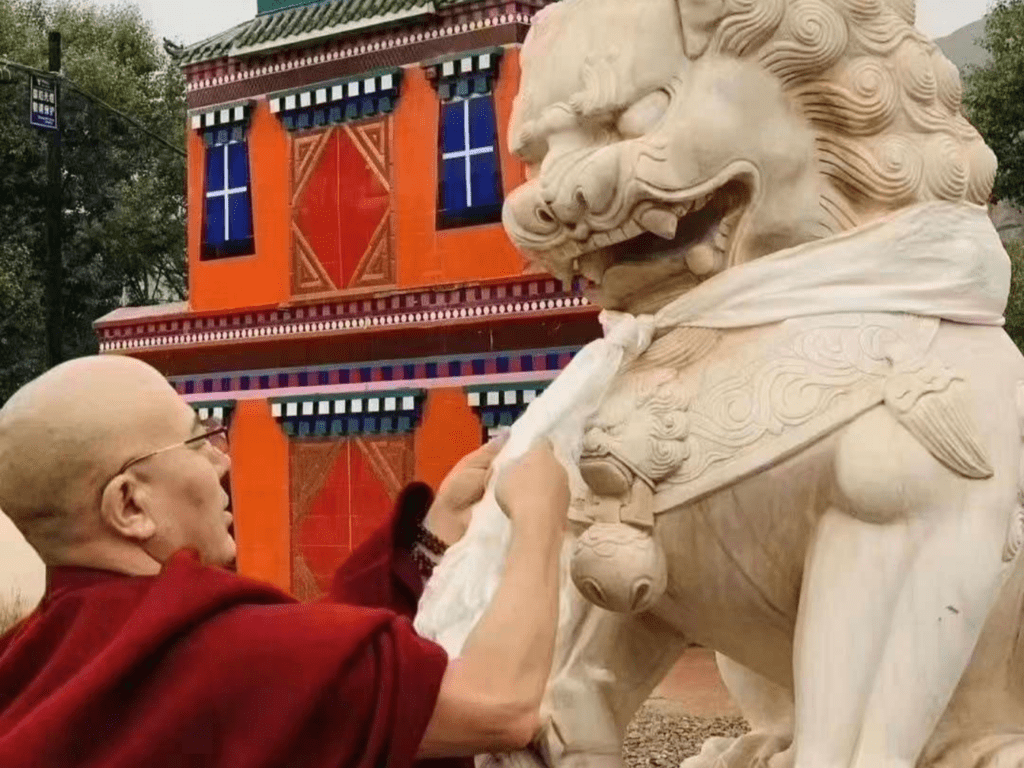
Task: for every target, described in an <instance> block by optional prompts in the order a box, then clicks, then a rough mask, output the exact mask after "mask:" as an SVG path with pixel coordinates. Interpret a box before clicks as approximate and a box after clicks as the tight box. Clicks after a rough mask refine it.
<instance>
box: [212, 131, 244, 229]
mask: <svg viewBox="0 0 1024 768" xmlns="http://www.w3.org/2000/svg"><path fill="white" fill-rule="evenodd" d="M238 143H240V142H237V141H229V142H228V143H227V144H224V145H222V146H220V147H215V149H220V150H222V151H223V152H224V188H223V189H216V190H213V191H211V192H207V193H206V198H207V199H211V198H217V197H223V198H224V240H225V242H226V241H228V240H230V239H231V205H230V196H231V195H234V194H238V193H239V192H246V191H248V189H249V187H247V186H246V187H233V188H232V187H230V186H229V184H230V183H231V182H230V181H229V179H230V176H229V175H228V174H229V173H230V171H229V169H228V155H229V154H230V153H229V151H228V147H230V146H231V145H232V144H238Z"/></svg>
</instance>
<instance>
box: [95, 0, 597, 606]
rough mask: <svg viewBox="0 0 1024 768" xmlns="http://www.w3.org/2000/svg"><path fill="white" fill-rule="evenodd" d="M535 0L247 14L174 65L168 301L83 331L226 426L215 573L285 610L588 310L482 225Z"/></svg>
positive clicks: (432, 475) (502, 168)
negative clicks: (184, 168)
mask: <svg viewBox="0 0 1024 768" xmlns="http://www.w3.org/2000/svg"><path fill="white" fill-rule="evenodd" d="M545 4H546V0H516V1H515V2H512V1H510V0H432V1H431V0H321V1H320V2H315V1H314V0H259V6H258V14H257V16H256V17H255V18H254V19H252V20H250V21H247V22H245V23H243V24H240V25H238V26H236V27H234V28H233V29H230V30H227V31H226V32H224V33H222V34H219V35H216V36H214V37H212V38H210V39H208V40H205V41H203V42H200V43H197V44H196V45H193V46H191V47H189V48H187V49H185V50H184V51H183V52H182V53H181V57H180V59H179V63H180V65H181V66H182V68H183V71H184V73H185V76H186V81H187V86H186V87H187V97H188V105H189V110H190V111H189V124H188V126H187V129H188V266H189V300H188V302H186V303H180V304H170V305H163V306H157V307H139V308H125V309H120V310H118V311H115V312H113V313H112V314H110V315H107V316H106V317H103V318H101V319H100V320H99V321H97V323H96V330H97V333H98V335H99V339H100V348H101V352H103V353H106V354H122V355H132V356H134V357H137V358H140V359H143V360H145V361H147V362H149V363H151V364H152V365H154V366H156V367H157V368H158V369H159V370H160V371H162V372H163V373H164V374H165V375H166V376H167V377H168V379H169V380H170V381H171V383H172V384H173V385H174V387H175V388H176V389H177V391H178V392H179V393H180V394H181V395H182V396H183V397H184V398H185V399H186V400H188V401H189V402H190V403H191V404H192V405H193V406H194V407H195V408H196V409H198V410H199V411H200V413H204V414H214V415H218V416H221V417H222V418H224V419H225V420H226V421H227V422H228V423H229V425H230V438H231V451H232V472H231V494H232V498H233V508H234V511H235V533H236V536H237V539H238V544H239V553H238V569H239V570H240V571H241V572H242V573H245V574H248V575H253V576H257V577H261V578H264V579H267V580H269V581H271V582H273V583H275V584H277V585H278V586H280V587H282V588H284V589H288V590H291V591H293V592H294V593H295V594H297V595H299V596H300V597H303V598H313V597H316V596H317V595H319V594H321V593H322V592H323V590H324V588H325V586H326V584H327V581H328V579H329V578H330V574H331V572H332V570H333V568H334V567H335V566H336V565H337V564H338V563H340V562H341V561H342V560H343V559H344V558H345V556H346V555H347V554H348V553H349V552H350V551H351V550H352V548H353V547H355V546H357V545H358V544H359V543H360V542H361V541H362V540H363V539H364V538H365V537H366V536H367V535H368V534H369V533H370V532H371V531H372V530H373V529H374V528H375V527H376V526H377V525H379V524H380V522H381V520H382V519H383V518H384V516H385V515H386V514H387V513H388V512H389V510H390V508H391V504H392V501H393V499H394V498H395V496H396V494H397V493H398V491H399V490H400V488H401V487H402V486H403V485H404V484H405V483H407V482H409V481H411V480H413V479H421V480H424V481H426V482H428V483H431V484H432V485H434V486H435V487H436V485H437V484H438V483H439V482H440V481H441V479H442V478H443V477H444V475H445V474H446V473H447V471H448V470H449V469H450V468H451V467H452V466H453V464H454V463H455V462H456V461H457V460H458V459H459V458H460V457H461V456H462V455H463V454H465V453H466V452H468V451H469V450H471V449H473V448H475V447H476V446H478V445H480V444H481V441H482V440H484V439H485V437H486V435H487V433H488V432H489V431H490V430H492V429H493V428H495V427H496V426H498V425H502V424H509V423H511V422H512V420H514V419H515V417H516V416H517V415H518V414H519V413H520V412H521V411H522V409H523V408H524V407H525V404H527V403H529V402H530V400H531V399H532V398H533V397H535V396H536V393H538V392H539V391H541V390H542V389H543V388H544V386H545V385H546V383H547V382H548V381H550V380H551V379H552V378H553V377H554V376H555V375H556V374H557V372H558V371H559V370H560V369H561V368H562V367H564V366H565V365H566V363H567V362H568V361H569V360H570V359H571V357H572V355H573V354H574V353H575V351H576V350H578V349H579V348H580V347H581V346H582V345H583V344H584V343H586V342H587V341H589V340H590V339H592V338H594V337H595V336H596V335H598V333H599V329H598V324H597V321H596V309H595V308H594V307H592V306H589V305H587V303H586V302H585V300H584V299H582V298H581V297H578V296H574V295H573V294H572V293H571V292H569V291H567V290H566V289H565V288H564V287H563V285H562V284H561V283H560V282H559V281H557V280H555V279H553V278H551V277H550V276H548V275H546V274H542V273H537V272H531V271H529V270H528V269H527V267H526V264H525V262H524V260H523V259H522V257H521V256H520V255H519V254H518V253H517V252H516V250H515V249H514V248H513V246H512V244H511V243H510V242H509V240H508V238H507V237H506V235H505V233H504V231H503V229H502V226H501V206H502V203H503V200H504V197H505V195H507V194H508V192H509V191H510V190H512V189H513V188H515V187H516V186H517V185H518V184H520V183H522V181H523V179H524V167H523V165H522V164H521V163H520V162H519V161H518V160H517V159H515V158H514V157H513V156H512V155H511V154H510V152H509V148H508V146H507V141H506V132H507V131H506V128H507V124H508V121H509V114H510V110H511V107H512V101H513V98H514V97H515V94H516V92H517V90H518V86H519V50H520V46H521V43H522V41H523V39H524V38H525V35H526V33H527V31H528V30H529V28H530V22H531V19H532V17H533V15H534V14H535V13H536V12H537V11H538V10H539V9H540V8H541V7H543V6H544V5H545Z"/></svg>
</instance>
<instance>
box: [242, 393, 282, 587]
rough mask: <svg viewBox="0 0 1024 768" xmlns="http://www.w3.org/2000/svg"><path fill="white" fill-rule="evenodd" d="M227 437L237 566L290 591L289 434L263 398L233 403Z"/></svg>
mask: <svg viewBox="0 0 1024 768" xmlns="http://www.w3.org/2000/svg"><path fill="white" fill-rule="evenodd" d="M230 438H231V498H232V507H233V511H234V515H235V537H236V539H237V540H238V571H239V573H242V574H244V575H245V576H251V577H254V578H257V579H263V580H264V581H269V582H270V583H271V584H274V585H275V586H277V587H280V588H281V589H283V590H286V591H290V589H291V562H290V554H289V553H290V551H291V532H290V525H289V520H290V516H291V514H290V503H291V502H290V499H289V493H288V488H289V486H288V438H287V436H285V434H284V432H283V431H282V430H281V427H280V426H279V425H278V423H277V422H276V421H274V417H273V416H272V415H271V413H270V403H269V402H267V401H266V400H242V401H240V402H239V403H238V405H237V407H236V409H235V412H234V415H233V416H232V420H231V435H230Z"/></svg>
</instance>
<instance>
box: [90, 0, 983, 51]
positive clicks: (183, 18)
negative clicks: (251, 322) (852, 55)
mask: <svg viewBox="0 0 1024 768" xmlns="http://www.w3.org/2000/svg"><path fill="white" fill-rule="evenodd" d="M113 1H114V0H100V2H113ZM989 1H990V0H918V3H917V8H918V10H917V17H918V26H919V27H920V28H921V29H922V30H923V31H924V32H926V33H928V34H929V35H931V36H932V37H943V36H945V35H948V34H949V33H950V32H953V31H954V30H957V29H959V28H960V27H962V26H964V25H965V24H970V23H971V22H972V21H976V20H977V19H980V18H981V17H982V16H983V15H984V13H985V9H986V7H987V6H988V4H989ZM136 2H137V3H138V5H139V6H140V7H141V8H142V10H143V13H145V14H146V16H148V17H149V19H150V20H151V21H152V22H153V25H154V26H155V27H156V31H157V34H158V35H160V36H162V37H169V38H171V39H173V40H177V41H179V42H183V43H186V44H188V43H195V42H197V41H199V40H202V39H204V38H207V37H209V36H210V35H215V34H217V33H218V32H223V31H224V30H226V29H228V28H229V27H232V26H234V25H235V24H238V23H239V22H241V21H245V20H246V19H251V18H252V17H253V16H255V15H256V0H136Z"/></svg>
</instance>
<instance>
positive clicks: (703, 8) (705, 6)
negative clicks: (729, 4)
mask: <svg viewBox="0 0 1024 768" xmlns="http://www.w3.org/2000/svg"><path fill="white" fill-rule="evenodd" d="M677 7H678V8H679V23H680V25H681V26H682V32H683V50H684V51H685V52H686V56H687V57H688V58H690V59H696V58H699V57H700V56H702V55H703V54H704V51H706V50H707V47H708V43H709V42H710V41H711V35H712V34H713V33H714V31H715V27H716V26H718V22H719V21H721V20H722V17H723V16H725V0H677Z"/></svg>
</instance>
